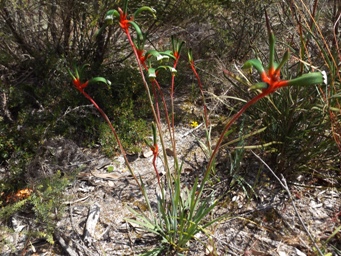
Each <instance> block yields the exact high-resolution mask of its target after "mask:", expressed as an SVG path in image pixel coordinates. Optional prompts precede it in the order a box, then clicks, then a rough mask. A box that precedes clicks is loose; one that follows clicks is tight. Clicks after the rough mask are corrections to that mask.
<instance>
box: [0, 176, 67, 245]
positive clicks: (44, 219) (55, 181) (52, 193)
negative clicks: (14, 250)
mask: <svg viewBox="0 0 341 256" xmlns="http://www.w3.org/2000/svg"><path fill="white" fill-rule="evenodd" d="M70 178H72V177H66V176H63V175H62V174H61V172H60V171H58V172H57V173H56V174H54V175H53V176H51V177H49V178H46V179H44V180H42V181H41V183H39V184H36V187H35V190H34V192H33V194H32V195H31V196H29V197H28V198H26V199H23V200H20V201H18V202H15V203H10V204H8V205H6V206H3V207H2V208H1V210H0V220H2V221H4V220H7V219H8V218H9V217H11V216H13V215H14V214H15V213H18V212H31V211H33V212H34V216H35V221H36V222H37V223H39V227H40V228H41V230H40V231H33V232H29V235H30V236H33V237H39V238H44V239H46V240H47V241H48V242H49V243H51V244H52V243H53V232H54V228H55V225H56V223H57V220H58V219H59V218H60V217H61V216H62V215H63V213H64V212H63V210H64V206H65V205H64V204H63V203H62V202H63V200H64V199H63V191H64V190H65V188H66V186H67V185H68V184H69V183H70Z"/></svg>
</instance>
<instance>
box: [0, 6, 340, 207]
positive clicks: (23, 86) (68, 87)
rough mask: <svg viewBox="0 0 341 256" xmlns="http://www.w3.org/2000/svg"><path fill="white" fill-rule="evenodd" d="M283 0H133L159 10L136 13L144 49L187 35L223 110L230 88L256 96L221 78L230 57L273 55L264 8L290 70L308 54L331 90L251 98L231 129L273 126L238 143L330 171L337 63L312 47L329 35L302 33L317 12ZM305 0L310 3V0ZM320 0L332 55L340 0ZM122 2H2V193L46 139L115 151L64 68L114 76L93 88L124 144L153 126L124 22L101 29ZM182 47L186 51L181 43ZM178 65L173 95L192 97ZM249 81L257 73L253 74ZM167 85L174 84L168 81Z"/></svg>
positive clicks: (229, 107) (333, 168)
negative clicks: (86, 66) (106, 83)
mask: <svg viewBox="0 0 341 256" xmlns="http://www.w3.org/2000/svg"><path fill="white" fill-rule="evenodd" d="M284 2H285V1H276V0H273V1H271V0H267V1H257V0H255V1H239V0H236V1H229V0H226V1H223V0H220V1H213V0H195V1H194V0H188V1H181V0H162V1H153V0H150V1H135V0H134V1H130V2H129V8H131V10H130V11H129V12H130V13H131V12H132V11H134V10H135V9H136V8H137V7H140V6H142V5H148V6H152V7H153V8H155V9H156V10H157V19H156V20H151V17H150V16H148V15H146V16H145V17H142V18H141V19H140V20H138V22H139V24H140V25H141V27H142V28H143V30H144V31H145V32H146V33H147V34H148V40H147V46H148V47H151V48H152V47H155V48H157V49H164V50H167V49H170V37H171V36H172V35H174V36H176V37H178V38H180V39H182V40H185V41H186V48H187V49H188V48H192V50H193V53H194V57H195V60H196V65H197V67H198V70H199V71H200V72H201V76H202V79H203V81H204V84H205V85H206V90H207V91H209V92H211V93H214V94H215V95H216V96H217V97H221V99H222V100H223V101H225V104H222V103H219V102H220V101H217V102H218V103H217V104H218V107H216V108H214V109H213V110H212V114H218V115H220V116H224V115H225V116H226V117H227V115H230V114H233V113H234V112H235V111H236V110H238V109H239V107H240V106H241V105H242V102H240V101H238V100H232V99H225V98H224V97H223V96H226V94H224V93H226V92H227V91H228V93H227V94H228V95H233V96H235V97H236V98H241V99H248V98H251V97H252V95H251V94H250V93H249V92H248V91H247V88H246V87H245V86H244V85H241V84H239V83H237V82H236V81H233V80H232V79H230V78H226V77H224V76H223V74H222V69H223V68H228V69H229V70H231V71H233V72H237V70H236V69H235V68H234V63H236V65H237V66H241V64H242V63H243V62H244V61H245V60H247V59H250V58H254V57H255V56H258V57H259V58H260V59H262V61H264V62H265V63H267V60H268V56H267V55H268V53H267V48H268V43H267V33H266V29H265V16H264V10H265V9H267V11H268V14H269V16H270V19H271V24H272V28H273V29H274V32H275V35H276V37H277V39H278V43H277V50H278V55H279V57H281V56H282V53H283V52H284V50H285V49H287V48H290V49H291V52H292V55H293V56H295V57H296V59H294V61H292V62H290V63H289V64H288V65H287V66H286V68H285V70H286V71H285V72H284V74H283V76H285V77H295V76H296V75H299V74H301V73H304V72H307V71H309V70H311V67H310V66H309V65H306V66H304V67H303V68H302V65H300V64H298V61H297V59H298V58H301V59H302V60H304V61H306V62H307V63H311V64H312V65H314V66H316V67H318V68H320V69H325V70H327V72H328V75H329V77H330V78H331V82H330V84H331V85H333V87H331V88H334V89H326V88H325V87H321V88H320V87H319V88H315V87H309V88H294V89H284V90H282V91H281V92H280V93H279V94H275V95H273V96H271V97H270V98H269V99H264V100H262V101H261V102H259V103H257V106H254V107H252V109H250V110H249V111H248V112H247V114H246V115H245V117H244V118H243V119H242V122H241V125H242V129H240V128H238V127H235V128H234V131H236V132H235V134H236V135H234V136H237V135H238V134H240V133H238V132H240V130H243V132H245V133H248V132H251V131H253V130H255V129H260V128H261V127H267V129H266V131H265V132H263V133H261V134H259V135H257V136H254V137H252V138H251V139H250V140H248V141H243V143H244V145H245V146H247V145H253V144H255V145H256V144H257V145H261V144H265V143H269V142H276V143H274V144H272V146H271V147H267V148H261V147H260V152H265V153H264V157H266V158H267V160H268V161H269V163H270V164H271V166H272V167H273V168H275V169H277V171H278V172H280V173H284V174H285V173H287V174H290V175H291V174H292V173H296V174H298V175H305V176H309V177H311V176H314V177H317V178H318V179H321V180H326V176H333V177H335V176H337V175H339V174H340V160H339V149H340V148H338V147H340V144H338V143H337V142H339V138H340V121H339V116H340V108H339V105H338V101H337V98H333V99H331V100H330V98H329V97H330V96H332V95H331V94H325V95H324V94H323V93H325V92H327V90H329V91H328V93H332V94H337V93H338V92H339V91H338V90H340V89H337V88H340V80H339V78H338V76H337V73H338V71H337V70H338V68H339V66H335V67H334V70H332V69H331V67H330V66H328V65H327V64H326V61H325V58H323V53H321V51H319V49H318V47H317V45H318V43H320V44H323V41H322V39H321V38H318V36H316V37H314V36H313V35H310V33H308V32H307V31H308V28H309V26H310V25H311V24H305V23H304V19H306V20H308V21H310V17H309V16H308V15H307V14H306V13H305V12H304V8H303V7H302V5H301V1H287V3H284ZM305 2H306V4H307V5H308V8H309V9H310V10H312V11H313V10H314V5H313V2H314V3H315V1H305ZM316 2H318V8H317V11H316V17H318V22H319V25H320V26H321V28H322V34H323V37H324V40H325V41H326V42H327V43H328V44H329V45H330V46H331V49H334V50H335V52H332V53H331V54H332V55H333V56H335V58H336V59H337V58H338V54H340V52H337V48H336V47H335V44H338V42H337V41H334V39H333V32H336V34H337V35H338V36H340V32H339V27H340V25H339V24H337V26H336V28H333V24H334V23H335V22H336V19H337V17H338V15H339V13H340V10H341V7H340V3H339V1H337V0H334V1H332V0H330V1H316ZM121 5H122V3H121V1H97V0H90V1H86V2H85V1H75V0H52V1H51V0H48V1H45V0H36V1H28V0H27V1H15V0H11V1H9V0H6V1H4V0H2V1H1V2H0V7H1V8H0V17H1V18H0V76H1V81H0V104H1V105H0V165H1V168H2V171H3V172H6V179H4V180H2V181H1V186H0V192H2V191H8V190H12V191H15V190H16V189H18V188H20V187H24V186H25V185H26V182H27V181H26V180H25V179H23V178H22V177H24V176H23V173H25V168H26V166H27V164H28V163H29V162H30V160H31V159H32V158H33V157H34V155H35V153H36V152H37V150H38V149H39V147H40V146H41V145H42V144H43V143H44V141H46V140H48V139H49V138H53V137H56V136H63V137H65V138H68V139H72V140H73V141H75V142H76V143H77V144H78V145H81V146H84V147H93V146H96V145H100V146H101V148H102V150H103V151H104V152H105V153H106V154H108V155H111V156H112V155H114V154H115V152H116V148H115V141H114V140H113V138H112V137H111V133H110V130H109V129H108V128H107V127H106V125H105V124H104V123H103V121H102V120H101V117H100V116H99V115H98V114H97V112H96V111H95V109H94V108H92V107H91V106H90V105H89V102H87V100H86V99H85V98H83V97H82V96H81V95H80V94H79V93H78V91H77V90H75V88H73V87H72V84H71V78H70V76H69V74H68V72H67V68H68V67H71V68H72V67H73V65H75V64H76V65H83V64H89V66H90V67H91V68H89V69H87V72H86V74H85V77H84V79H88V78H91V77H93V76H103V77H106V78H107V79H109V80H110V81H111V82H112V86H111V88H108V87H106V86H103V85H91V86H89V87H88V88H87V89H86V90H87V92H88V93H89V94H90V95H91V96H93V97H94V99H95V100H96V101H97V103H98V104H99V105H100V106H101V107H102V108H103V109H104V110H105V112H106V113H107V114H108V116H109V118H110V119H111V120H112V121H113V123H114V125H115V126H116V127H117V129H118V131H119V134H120V136H121V138H122V140H123V144H124V146H125V147H126V148H128V150H130V151H138V150H139V144H140V143H141V142H142V141H143V138H145V136H146V134H147V132H149V122H148V120H149V119H150V120H151V116H150V112H149V111H150V110H149V108H148V107H147V106H148V104H147V103H146V97H145V95H144V88H143V85H142V83H141V80H140V77H139V75H138V72H137V70H136V65H135V64H134V60H133V56H132V52H131V50H130V48H129V45H128V43H127V40H125V37H124V35H123V34H122V32H121V31H120V29H119V27H118V26H116V27H115V28H113V27H111V28H110V29H109V28H108V29H106V30H105V31H104V33H102V34H101V35H100V36H98V37H94V34H95V32H96V31H97V30H98V29H99V28H100V27H101V26H102V25H103V17H104V14H105V13H106V12H107V11H108V10H109V9H116V8H117V7H118V6H121ZM300 23H301V24H302V26H299V24H300ZM311 26H312V27H313V25H311ZM313 31H315V32H316V30H313ZM316 35H317V34H316ZM302 44H303V45H304V48H305V53H302ZM333 46H334V47H333ZM183 56H184V57H186V53H185V52H184V53H183ZM339 61H340V60H339ZM178 72H179V75H178V76H177V80H176V81H177V85H176V93H177V92H186V93H188V94H189V95H190V94H191V93H192V86H193V84H194V83H195V81H194V80H193V76H192V74H191V72H190V70H189V68H188V66H187V61H186V58H184V60H183V62H182V63H181V64H180V67H179V70H178ZM237 73H238V72H237ZM251 79H253V80H252V81H256V80H257V79H258V77H253V78H251ZM165 81H167V79H165ZM164 86H165V88H167V86H168V84H167V83H165V84H164ZM335 88H336V89H335ZM198 95H199V94H198ZM208 95H211V94H208ZM189 98H190V97H189ZM208 98H209V96H208ZM210 100H211V101H214V98H212V99H210ZM330 107H332V108H333V110H332V114H331V111H330ZM331 116H332V117H333V119H331ZM255 120H257V121H256V122H255ZM180 125H181V124H180ZM231 136H232V135H231ZM240 168H242V167H240ZM244 168H245V167H244ZM248 168H249V167H246V169H248ZM325 182H326V181H325ZM0 206H1V204H0Z"/></svg>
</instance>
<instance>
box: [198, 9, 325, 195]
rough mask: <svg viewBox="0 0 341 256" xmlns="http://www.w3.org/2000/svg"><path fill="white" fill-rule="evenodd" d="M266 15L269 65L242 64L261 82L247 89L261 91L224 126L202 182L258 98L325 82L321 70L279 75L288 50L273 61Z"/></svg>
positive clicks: (287, 55) (252, 61) (270, 34)
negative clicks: (235, 125)
mask: <svg viewBox="0 0 341 256" xmlns="http://www.w3.org/2000/svg"><path fill="white" fill-rule="evenodd" d="M265 16H266V27H267V31H268V35H269V39H268V40H269V65H268V67H267V68H264V66H263V64H262V62H261V61H260V60H259V59H251V60H248V61H247V62H245V64H244V65H243V67H242V68H243V69H251V68H255V69H256V70H257V71H258V73H259V76H260V80H261V82H258V83H256V84H254V85H253V86H251V87H250V88H249V90H261V93H260V94H258V95H257V96H255V97H254V98H252V99H251V100H250V101H248V102H247V103H246V104H245V105H244V106H243V107H242V108H241V109H240V110H239V111H238V112H237V113H236V114H235V115H234V116H233V117H232V118H231V119H230V120H229V121H228V122H227V123H226V124H225V126H224V128H223V131H222V132H221V135H220V137H219V139H218V141H217V143H216V145H215V148H214V150H213V152H212V155H211V157H210V159H209V162H208V164H207V167H206V171H205V174H204V178H203V181H202V184H204V183H205V182H206V180H207V179H208V177H209V174H210V172H211V170H212V168H213V167H214V163H215V157H216V155H217V153H218V151H219V148H220V145H221V143H222V142H223V139H224V136H225V134H226V132H227V131H228V130H229V128H230V127H231V125H232V124H233V123H234V122H235V121H237V119H238V118H239V117H240V116H241V115H242V114H243V113H244V112H245V111H246V110H247V109H248V108H249V107H251V106H252V105H253V104H255V103H256V102H258V101H259V100H260V99H262V98H264V97H266V96H268V95H270V94H272V93H274V92H275V91H277V90H278V89H280V88H282V87H287V86H297V85H300V86H307V85H318V84H322V83H324V84H327V75H326V72H325V71H321V72H311V73H308V74H304V75H302V76H300V77H297V78H293V79H289V80H282V79H281V77H280V72H281V68H282V67H283V66H284V64H285V63H286V62H287V61H288V59H289V51H288V50H287V51H286V52H285V54H284V55H283V58H282V60H281V62H280V63H279V64H277V63H276V62H275V41H276V40H275V35H274V33H273V31H272V29H271V26H270V22H269V18H268V16H267V13H266V12H265ZM224 73H226V74H229V72H228V71H225V70H224ZM202 192H203V186H200V190H199V193H198V194H197V197H196V200H199V199H200V197H201V194H202Z"/></svg>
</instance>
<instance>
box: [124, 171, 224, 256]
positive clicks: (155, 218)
mask: <svg viewBox="0 0 341 256" xmlns="http://www.w3.org/2000/svg"><path fill="white" fill-rule="evenodd" d="M180 177H181V167H180V169H178V170H177V173H176V174H174V176H172V177H171V181H172V182H173V184H172V186H171V187H170V188H168V189H164V188H163V187H162V188H161V193H160V194H159V195H158V196H157V213H154V209H153V208H152V207H151V205H150V202H149V198H148V195H147V193H146V190H145V187H144V184H143V181H142V180H141V183H142V189H143V190H142V193H143V195H144V197H145V200H146V203H147V206H148V210H149V215H146V214H145V213H143V212H137V211H135V210H133V209H130V211H131V212H132V213H134V215H135V216H136V217H137V220H133V219H128V220H127V221H129V222H132V223H135V224H138V225H140V226H141V227H143V228H144V229H146V230H147V231H149V232H151V233H154V234H157V235H158V236H160V237H161V243H162V245H161V246H159V247H158V248H156V249H153V250H151V251H149V252H146V255H148V253H155V252H158V253H160V254H164V255H170V254H172V255H173V253H175V254H176V255H181V253H183V252H186V251H188V247H189V242H190V241H191V240H193V239H195V238H194V236H195V235H196V234H197V233H199V232H203V233H205V228H206V227H208V226H210V225H212V224H213V223H215V222H217V221H218V220H219V219H220V218H213V219H212V220H207V218H208V217H209V214H210V213H211V211H212V209H213V208H214V207H215V206H216V203H217V201H216V200H215V199H214V196H213V195H212V198H210V197H208V198H207V199H204V198H200V199H199V200H198V198H197V192H198V189H199V188H198V186H199V183H198V179H196V180H195V181H194V183H193V185H192V186H191V187H190V188H188V187H185V188H182V185H181V180H180ZM203 184H204V185H205V182H204V183H201V185H203Z"/></svg>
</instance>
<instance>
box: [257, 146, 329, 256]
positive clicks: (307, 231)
mask: <svg viewBox="0 0 341 256" xmlns="http://www.w3.org/2000/svg"><path fill="white" fill-rule="evenodd" d="M251 152H252V154H253V155H254V156H255V157H257V158H258V159H259V160H260V161H261V162H262V163H263V164H264V165H265V167H266V168H267V169H268V170H269V171H270V172H271V173H272V175H273V176H274V177H275V178H276V179H277V180H278V182H279V184H280V185H281V186H282V187H283V188H284V189H285V191H286V192H287V193H288V195H289V198H290V200H291V203H292V206H293V207H294V210H295V213H296V215H297V217H298V219H299V221H300V222H301V225H302V226H303V228H304V230H305V232H306V233H307V235H308V236H309V238H310V240H311V241H312V242H313V244H314V246H315V248H316V250H317V251H318V252H319V254H320V255H321V256H323V255H324V254H323V253H322V251H321V249H320V248H319V247H318V245H317V243H316V242H315V239H314V237H313V236H312V234H311V233H310V231H309V229H308V228H307V226H306V225H305V224H304V222H303V220H302V217H301V215H300V214H299V212H298V209H297V207H296V204H295V200H294V198H293V196H292V195H291V192H290V189H289V187H288V184H287V181H286V179H285V178H284V176H283V174H281V176H282V180H281V179H280V178H279V177H278V176H277V175H276V174H275V172H274V171H273V170H272V169H271V168H270V166H269V165H268V164H267V163H266V162H265V161H264V160H263V159H262V158H260V156H258V155H257V154H256V153H255V152H253V151H252V150H251Z"/></svg>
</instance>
